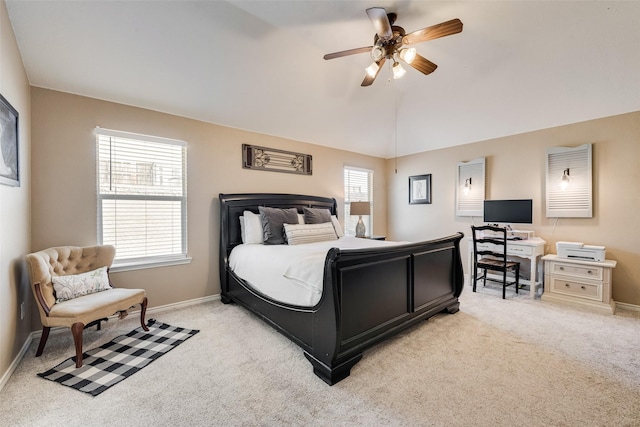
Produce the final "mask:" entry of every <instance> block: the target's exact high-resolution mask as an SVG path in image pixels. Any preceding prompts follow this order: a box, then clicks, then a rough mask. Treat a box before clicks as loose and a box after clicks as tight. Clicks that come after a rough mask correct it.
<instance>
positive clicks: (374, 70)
mask: <svg viewBox="0 0 640 427" xmlns="http://www.w3.org/2000/svg"><path fill="white" fill-rule="evenodd" d="M379 68H380V66H379V65H378V64H377V63H375V62H374V63H372V64H371V65H369V66H368V67H367V68H365V70H366V71H367V74H368V75H369V76H370V77H375V76H376V75H377V74H378V69H379Z"/></svg>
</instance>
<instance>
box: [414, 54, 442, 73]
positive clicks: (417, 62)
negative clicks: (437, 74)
mask: <svg viewBox="0 0 640 427" xmlns="http://www.w3.org/2000/svg"><path fill="white" fill-rule="evenodd" d="M409 65H411V66H412V67H413V68H415V69H416V70H418V71H420V72H421V73H423V74H431V73H433V72H434V71H435V70H436V68H438V66H437V65H436V64H434V63H433V62H431V61H429V60H428V59H427V58H425V57H424V56H421V55H419V54H417V53H416V57H415V58H414V59H413V61H411V64H409Z"/></svg>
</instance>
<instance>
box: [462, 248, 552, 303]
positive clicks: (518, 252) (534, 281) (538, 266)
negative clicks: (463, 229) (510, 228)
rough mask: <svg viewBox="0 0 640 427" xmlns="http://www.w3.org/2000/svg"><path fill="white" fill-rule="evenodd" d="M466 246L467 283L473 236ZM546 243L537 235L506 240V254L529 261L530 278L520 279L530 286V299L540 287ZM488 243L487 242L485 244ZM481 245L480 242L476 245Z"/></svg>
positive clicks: (470, 268)
mask: <svg viewBox="0 0 640 427" xmlns="http://www.w3.org/2000/svg"><path fill="white" fill-rule="evenodd" d="M467 241H468V243H469V244H468V247H469V251H468V252H469V257H468V264H467V265H468V266H469V268H468V270H467V271H468V272H469V283H471V281H472V280H473V238H472V237H470V238H468V239H467ZM546 244H547V242H546V241H544V240H542V239H541V238H539V237H533V238H531V239H528V240H509V241H508V242H507V255H508V256H515V257H520V258H528V259H529V260H530V261H531V275H530V276H529V277H530V278H531V280H524V279H521V280H520V283H521V284H525V285H526V284H528V285H529V286H530V291H529V295H530V296H531V298H532V299H534V298H535V297H536V290H537V289H538V288H541V289H542V262H541V261H540V258H541V257H542V255H544V246H545V245H546ZM487 245H488V244H487ZM478 246H479V247H482V244H479V245H478Z"/></svg>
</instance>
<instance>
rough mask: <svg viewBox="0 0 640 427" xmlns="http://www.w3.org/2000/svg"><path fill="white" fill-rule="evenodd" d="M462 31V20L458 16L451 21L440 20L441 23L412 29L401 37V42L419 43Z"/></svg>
mask: <svg viewBox="0 0 640 427" xmlns="http://www.w3.org/2000/svg"><path fill="white" fill-rule="evenodd" d="M461 31H462V21H460V20H459V19H458V18H456V19H452V20H451V21H447V22H442V23H441V24H437V25H433V26H431V27H427V28H423V29H421V30H417V31H414V32H412V33H409V34H407V35H406V36H404V37H403V38H402V43H404V44H411V43H420V42H425V41H427V40H433V39H438V38H440V37H444V36H450V35H451V34H457V33H459V32H461Z"/></svg>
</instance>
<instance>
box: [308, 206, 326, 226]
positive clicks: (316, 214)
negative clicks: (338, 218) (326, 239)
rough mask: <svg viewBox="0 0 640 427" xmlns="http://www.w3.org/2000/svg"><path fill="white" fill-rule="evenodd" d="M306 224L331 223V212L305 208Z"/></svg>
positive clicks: (322, 209)
mask: <svg viewBox="0 0 640 427" xmlns="http://www.w3.org/2000/svg"><path fill="white" fill-rule="evenodd" d="M303 210H304V223H305V224H324V223H325V222H331V212H330V211H329V209H324V208H304V209H303Z"/></svg>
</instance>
